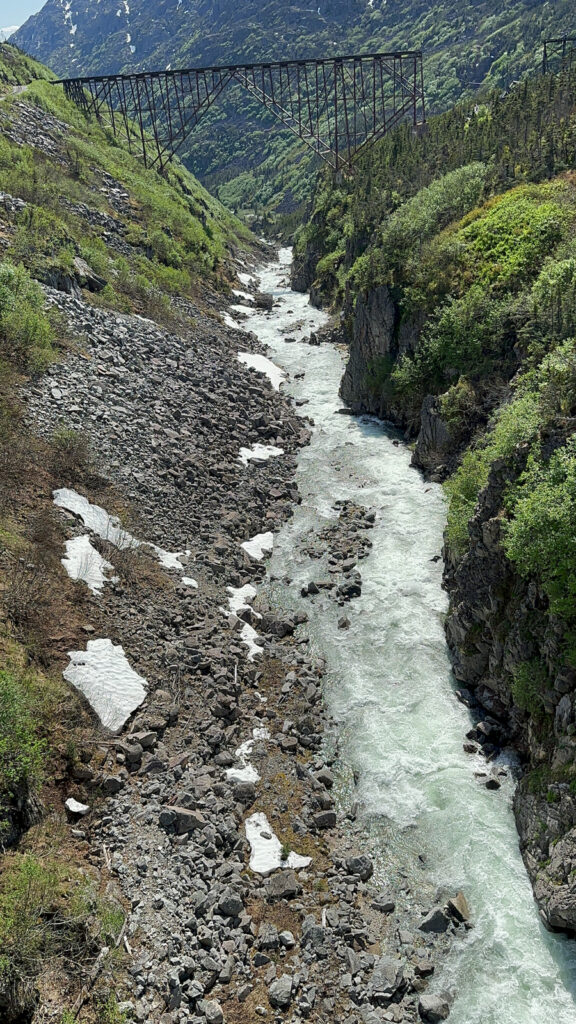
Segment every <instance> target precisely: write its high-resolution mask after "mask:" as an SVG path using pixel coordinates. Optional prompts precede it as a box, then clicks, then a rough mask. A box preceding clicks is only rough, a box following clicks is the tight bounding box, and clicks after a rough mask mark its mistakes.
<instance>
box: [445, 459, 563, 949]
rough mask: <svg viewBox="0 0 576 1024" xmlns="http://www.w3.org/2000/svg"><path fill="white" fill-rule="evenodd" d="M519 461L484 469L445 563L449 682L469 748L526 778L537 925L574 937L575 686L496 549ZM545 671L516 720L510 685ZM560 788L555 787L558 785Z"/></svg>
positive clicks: (519, 699)
mask: <svg viewBox="0 0 576 1024" xmlns="http://www.w3.org/2000/svg"><path fill="white" fill-rule="evenodd" d="M526 455H527V451H526V450H524V449H522V448H520V449H519V450H518V451H517V453H516V455H515V456H514V458H513V459H512V460H510V461H508V462H506V461H505V460H499V461H497V462H495V463H494V464H493V467H492V471H491V474H490V478H489V480H488V483H487V485H486V487H485V488H484V490H483V491H482V492H481V494H480V497H479V501H478V504H477V506H476V510H475V513H474V515H473V517H472V519H471V520H470V525H469V531H470V547H469V550H468V552H467V553H466V555H465V556H464V558H463V559H462V561H461V562H460V563H459V564H458V565H454V564H451V563H450V561H449V560H447V563H446V572H445V582H446V586H447V589H448V591H449V593H450V610H449V614H448V618H447V623H446V634H447V639H448V644H449V646H450V650H451V652H452V656H453V664H454V673H455V675H456V679H457V680H458V682H459V683H460V684H463V685H464V687H465V688H466V689H467V690H469V691H470V692H471V693H472V694H473V696H474V698H475V700H476V701H477V702H478V704H479V710H480V717H481V721H480V722H479V724H478V726H477V728H476V730H475V735H474V737H473V738H474V739H476V740H477V741H478V742H479V743H480V744H481V746H482V747H483V749H484V751H485V753H487V754H488V755H489V756H492V755H493V754H495V753H497V752H498V750H499V749H501V748H502V747H503V746H506V745H509V744H511V745H513V746H514V748H515V749H516V750H517V751H518V752H519V753H520V756H521V758H522V761H523V762H524V766H525V768H526V773H525V774H524V776H523V778H522V779H521V781H520V783H519V785H518V789H517V791H516V795H515V801H514V811H515V815H516V822H517V825H518V831H519V835H520V846H521V850H522V855H523V857H524V862H525V864H526V868H527V870H528V874H529V876H530V879H531V882H532V885H533V888H534V895H535V898H536V900H537V902H538V905H539V907H540V912H541V915H542V919H543V921H544V923H545V924H546V925H547V926H548V927H550V928H555V929H563V930H568V931H570V932H576V884H575V882H574V874H573V868H574V866H575V865H576V827H575V826H576V794H575V793H574V787H573V786H572V785H570V784H569V783H568V781H566V780H565V778H564V776H563V768H565V767H566V766H567V765H569V764H571V763H573V761H574V757H575V755H576V737H575V736H574V732H575V729H574V701H575V697H576V676H575V674H574V673H573V672H571V671H570V670H566V669H560V670H558V669H556V670H554V668H553V666H554V665H557V664H558V663H559V662H560V661H561V658H560V657H559V653H560V645H561V631H560V626H559V623H558V622H557V621H555V619H554V618H553V616H551V615H550V613H549V610H548V602H547V600H546V598H545V596H544V595H543V594H542V593H541V591H540V590H539V588H538V586H537V584H536V582H535V581H533V580H523V579H521V578H520V577H519V576H518V575H517V574H516V573H515V572H514V569H513V567H512V565H511V563H510V562H509V561H508V559H507V558H506V555H505V553H504V550H503V547H502V543H501V541H502V530H501V526H502V514H503V506H504V495H505V491H506V488H507V486H508V485H509V484H510V483H513V482H514V481H515V480H516V479H517V478H518V476H519V474H520V473H521V472H522V470H523V469H524V466H525V462H526ZM537 665H540V666H545V670H546V671H547V672H548V676H547V678H546V679H544V678H543V679H542V680H541V682H540V692H539V694H538V697H537V704H536V705H533V706H531V707H530V708H529V709H528V710H523V708H522V707H519V706H518V704H522V705H523V706H525V705H526V700H525V697H524V698H523V696H522V693H521V692H519V690H518V688H517V684H515V680H517V679H518V675H519V672H520V671H521V670H524V671H526V670H528V672H529V673H530V674H531V677H532V679H533V680H535V678H536V673H537V669H536V666H537ZM563 779H564V781H563Z"/></svg>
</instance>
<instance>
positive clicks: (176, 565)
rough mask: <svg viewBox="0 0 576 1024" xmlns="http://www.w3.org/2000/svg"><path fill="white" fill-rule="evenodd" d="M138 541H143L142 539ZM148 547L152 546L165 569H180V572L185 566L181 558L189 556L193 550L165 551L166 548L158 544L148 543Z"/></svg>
mask: <svg viewBox="0 0 576 1024" xmlns="http://www.w3.org/2000/svg"><path fill="white" fill-rule="evenodd" d="M138 543H141V542H140V541H139V542H138ZM146 547H148V548H152V550H153V551H155V552H156V554H157V555H158V561H159V562H160V565H163V566H164V568H165V569H178V570H179V571H180V572H181V571H182V569H183V568H184V566H183V565H182V562H181V561H180V559H181V558H188V557H189V555H190V554H191V552H190V551H189V550H187V551H165V550H164V548H159V547H158V545H157V544H150V543H146Z"/></svg>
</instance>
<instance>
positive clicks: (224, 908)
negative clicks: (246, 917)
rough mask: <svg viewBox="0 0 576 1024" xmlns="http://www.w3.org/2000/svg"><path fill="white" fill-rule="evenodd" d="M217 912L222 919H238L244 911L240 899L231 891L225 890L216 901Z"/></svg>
mask: <svg viewBox="0 0 576 1024" xmlns="http://www.w3.org/2000/svg"><path fill="white" fill-rule="evenodd" d="M218 910H219V911H220V913H221V914H222V915H223V916H224V917H240V914H241V913H242V911H243V910H244V904H243V902H242V897H241V896H239V895H238V893H236V892H234V891H233V890H232V889H227V890H226V892H224V893H223V894H222V896H221V897H220V899H219V900H218Z"/></svg>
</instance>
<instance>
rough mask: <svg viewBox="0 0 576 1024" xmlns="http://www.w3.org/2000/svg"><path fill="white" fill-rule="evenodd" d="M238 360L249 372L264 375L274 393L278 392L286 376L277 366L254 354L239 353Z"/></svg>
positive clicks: (264, 357) (269, 360)
mask: <svg viewBox="0 0 576 1024" xmlns="http://www.w3.org/2000/svg"><path fill="white" fill-rule="evenodd" d="M238 359H239V361H240V362H241V363H244V365H245V366H248V367H249V368H250V369H251V370H256V371H257V372H258V373H263V374H265V375H266V377H268V380H269V381H270V383H271V385H272V387H273V388H274V389H275V390H276V391H279V389H280V385H281V384H283V383H284V381H285V380H286V377H287V374H286V372H285V370H282V369H280V367H279V366H276V363H273V362H272V360H271V359H267V358H266V356H259V355H258V354H257V353H256V352H239V353H238Z"/></svg>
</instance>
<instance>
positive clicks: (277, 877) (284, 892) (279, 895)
mask: <svg viewBox="0 0 576 1024" xmlns="http://www.w3.org/2000/svg"><path fill="white" fill-rule="evenodd" d="M301 891H302V886H301V885H300V883H299V881H298V879H297V878H296V875H295V874H294V872H293V871H276V872H275V873H274V874H273V875H272V876H271V878H268V879H267V881H266V893H267V896H268V899H270V900H292V899H294V897H295V896H297V895H298V893H300V892H301Z"/></svg>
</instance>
